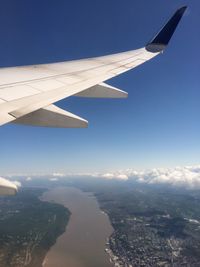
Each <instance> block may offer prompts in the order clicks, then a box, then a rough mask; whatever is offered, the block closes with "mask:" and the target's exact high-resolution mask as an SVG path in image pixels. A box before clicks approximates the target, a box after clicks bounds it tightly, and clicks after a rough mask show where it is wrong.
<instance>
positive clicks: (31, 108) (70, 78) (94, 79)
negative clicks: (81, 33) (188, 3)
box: [0, 7, 186, 127]
mask: <svg viewBox="0 0 200 267" xmlns="http://www.w3.org/2000/svg"><path fill="white" fill-rule="evenodd" d="M185 9H186V7H182V8H180V9H179V10H177V12H176V13H175V14H174V16H173V17H172V18H171V19H170V20H169V22H168V23H167V24H166V25H165V27H164V28H163V29H162V30H161V31H160V32H159V34H158V35H157V36H156V37H155V38H154V39H153V40H152V41H151V42H150V43H148V44H147V46H146V47H144V48H141V49H138V50H133V51H128V52H123V53H118V54H113V55H108V56H103V57H96V58H90V59H82V60H75V61H68V62H61V63H52V64H41V65H34V66H23V67H12V68H2V69H0V125H3V124H5V123H8V122H15V123H21V124H28V125H37V126H47V127H86V126H87V121H85V120H84V119H82V118H80V117H77V116H76V115H73V114H71V113H69V112H67V111H63V110H61V109H59V108H58V107H56V106H54V105H52V103H54V102H57V101H59V100H61V99H64V98H66V97H70V96H73V95H75V96H81V97H108V98H111V97H113V98H120V97H121V98H124V97H126V96H127V94H126V93H125V92H124V91H121V90H119V89H117V88H114V87H111V86H109V85H107V84H105V83H103V82H104V81H106V80H108V79H111V78H113V77H115V76H117V75H119V74H122V73H124V72H126V71H128V70H130V69H133V68H135V67H137V66H139V65H141V64H143V63H144V62H146V61H148V60H150V59H152V58H154V57H155V56H157V55H158V54H160V53H161V52H162V51H163V50H164V48H165V47H166V46H167V44H168V42H169V40H170V39H171V37H172V35H173V33H174V31H175V29H176V27H177V25H178V23H179V21H180V19H181V17H182V16H183V13H184V11H185Z"/></svg>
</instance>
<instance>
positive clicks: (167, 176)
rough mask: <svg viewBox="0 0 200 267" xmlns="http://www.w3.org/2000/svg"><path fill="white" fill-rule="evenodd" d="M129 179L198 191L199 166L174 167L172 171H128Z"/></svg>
mask: <svg viewBox="0 0 200 267" xmlns="http://www.w3.org/2000/svg"><path fill="white" fill-rule="evenodd" d="M128 176H129V179H131V180H135V181H136V182H139V183H146V184H168V185H172V186H179V187H180V186H181V187H185V188H189V189H193V188H198V189H200V166H186V167H176V168H174V169H159V168H158V169H152V170H149V171H143V172H141V171H140V172H137V171H135V170H133V171H132V172H131V171H130V170H129V173H128Z"/></svg>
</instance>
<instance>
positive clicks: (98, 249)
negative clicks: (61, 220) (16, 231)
mask: <svg viewBox="0 0 200 267" xmlns="http://www.w3.org/2000/svg"><path fill="white" fill-rule="evenodd" d="M42 199H43V200H45V201H49V202H52V201H53V202H55V203H59V204H62V205H64V206H65V207H66V208H68V209H69V210H70V211H71V217H70V220H69V223H68V225H67V227H66V231H65V233H64V234H62V235H61V236H60V237H59V238H58V239H57V242H56V244H55V245H54V246H53V247H52V248H51V249H50V250H49V252H48V253H47V255H46V258H45V260H44V263H43V267H113V266H114V265H113V264H112V263H110V259H109V255H108V254H107V253H106V252H105V251H104V249H105V244H106V241H107V238H108V237H109V236H110V235H111V234H112V231H113V228H112V226H111V224H110V221H109V218H108V216H107V215H106V214H104V213H103V212H102V211H101V210H100V208H99V205H98V202H97V200H96V198H95V197H94V196H93V195H92V194H90V193H85V192H82V191H80V190H79V189H76V188H71V187H62V188H55V189H51V190H50V191H48V192H45V193H44V194H43V196H42Z"/></svg>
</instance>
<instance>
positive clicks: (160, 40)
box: [146, 6, 187, 53]
mask: <svg viewBox="0 0 200 267" xmlns="http://www.w3.org/2000/svg"><path fill="white" fill-rule="evenodd" d="M186 9H187V6H184V7H181V8H179V9H178V10H177V11H176V13H175V14H174V15H173V16H172V18H171V19H170V20H169V21H168V22H167V24H166V25H165V26H164V27H163V28H162V30H161V31H160V32H159V33H158V34H157V35H156V36H155V38H154V39H153V40H152V41H151V42H149V43H148V44H147V45H146V50H147V51H149V52H152V53H158V52H162V51H163V50H164V49H165V47H166V46H167V45H168V43H169V41H170V39H171V37H172V35H173V34H174V32H175V30H176V27H177V26H178V24H179V22H180V20H181V18H182V16H183V14H184V13H185V10H186Z"/></svg>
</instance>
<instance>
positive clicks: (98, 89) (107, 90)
mask: <svg viewBox="0 0 200 267" xmlns="http://www.w3.org/2000/svg"><path fill="white" fill-rule="evenodd" d="M75 96H79V97H91V98H127V97H128V93H126V92H124V91H122V90H120V89H118V88H116V87H114V86H111V85H108V84H106V83H101V84H97V85H95V86H92V87H90V88H88V89H86V90H85V91H82V92H80V93H78V94H76V95H75Z"/></svg>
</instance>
